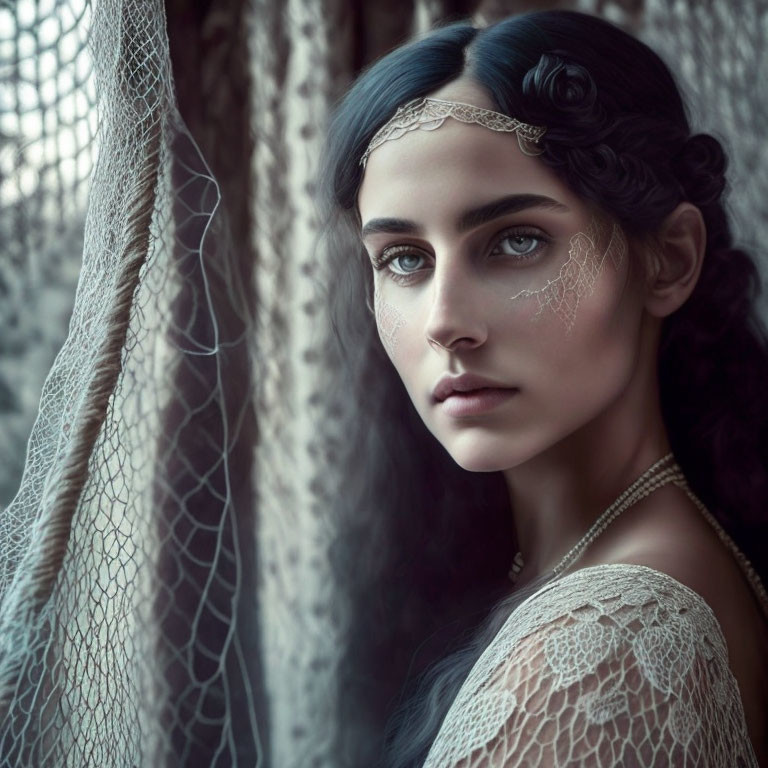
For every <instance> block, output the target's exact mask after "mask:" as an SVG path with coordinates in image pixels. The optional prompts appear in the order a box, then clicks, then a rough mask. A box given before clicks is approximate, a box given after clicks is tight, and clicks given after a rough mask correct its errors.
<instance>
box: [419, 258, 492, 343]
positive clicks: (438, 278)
mask: <svg viewBox="0 0 768 768" xmlns="http://www.w3.org/2000/svg"><path fill="white" fill-rule="evenodd" d="M429 300H430V306H429V314H428V316H427V322H426V327H425V331H426V338H427V341H428V342H430V343H434V342H436V343H437V344H438V345H439V346H442V347H445V348H447V349H449V350H453V349H454V348H456V347H458V346H460V347H461V348H462V349H473V348H474V347H478V346H480V345H482V344H483V343H484V342H485V340H486V338H487V337H488V326H487V323H486V311H487V309H486V308H487V300H486V301H484V300H483V296H482V291H481V288H480V286H479V284H478V282H477V277H476V276H473V274H472V270H471V267H470V265H467V264H463V263H462V260H461V259H460V258H459V257H458V255H454V254H451V255H450V256H447V257H445V258H443V259H440V257H439V256H437V258H436V266H435V271H434V274H433V277H432V282H431V285H430V297H429Z"/></svg>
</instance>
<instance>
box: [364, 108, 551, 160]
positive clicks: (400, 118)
mask: <svg viewBox="0 0 768 768" xmlns="http://www.w3.org/2000/svg"><path fill="white" fill-rule="evenodd" d="M447 117H452V118H453V119H454V120H458V121H460V122H462V123H477V124H478V125H482V126H485V127H486V128H490V129H491V130H492V131H501V132H503V133H516V134H517V142H518V144H519V145H520V151H521V152H523V153H524V154H526V155H540V154H541V153H542V152H543V151H544V150H541V149H539V150H538V151H531V149H530V146H531V145H537V144H538V143H539V140H540V139H541V137H542V136H543V135H544V134H545V133H546V130H547V129H546V128H541V127H539V126H536V125H529V124H528V123H523V122H520V120H516V119H515V118H513V117H509V115H503V114H502V113H501V112H494V111H492V110H490V109H482V108H481V107H475V106H473V105H472V104H464V103H462V102H460V101H444V100H443V99H431V98H428V97H427V98H423V99H413V100H412V101H409V102H406V103H405V104H403V105H402V106H401V107H399V108H398V110H397V112H395V114H394V116H393V117H392V118H391V119H390V120H388V121H387V122H386V123H384V125H383V126H382V127H381V128H379V130H378V131H376V133H375V134H374V136H373V138H372V139H371V143H370V144H369V145H368V148H367V149H366V150H365V152H364V153H363V156H362V157H361V158H360V165H362V166H363V168H365V164H366V162H367V160H368V155H370V154H371V152H373V150H374V149H376V147H378V146H380V145H381V144H383V143H384V142H385V141H392V140H394V139H399V138H400V137H401V136H404V135H405V134H406V133H408V132H409V131H415V130H422V131H434V130H435V129H436V128H439V127H440V126H441V125H442V124H443V123H444V122H445V119H446V118H447Z"/></svg>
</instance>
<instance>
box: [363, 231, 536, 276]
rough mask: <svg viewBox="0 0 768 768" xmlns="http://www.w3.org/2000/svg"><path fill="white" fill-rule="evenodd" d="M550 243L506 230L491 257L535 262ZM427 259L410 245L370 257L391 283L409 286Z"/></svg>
mask: <svg viewBox="0 0 768 768" xmlns="http://www.w3.org/2000/svg"><path fill="white" fill-rule="evenodd" d="M549 241H550V239H549V237H547V236H546V235H544V234H543V233H541V232H538V231H536V232H531V231H528V230H526V231H521V230H520V229H512V230H505V231H504V232H502V233H501V234H500V236H499V237H497V239H496V240H495V243H494V245H493V248H492V250H491V252H490V254H491V255H493V256H499V257H501V259H502V260H506V261H510V262H516V261H517V262H527V261H534V260H536V259H537V258H538V255H539V252H540V251H541V250H542V249H543V248H545V247H546V245H547V243H549ZM428 257H429V254H428V253H422V252H420V251H419V249H417V248H414V246H412V245H395V246H392V247H390V248H385V249H384V250H383V251H382V252H381V253H380V254H379V255H378V256H376V257H373V262H374V267H375V268H376V269H378V270H384V272H385V273H386V275H387V276H388V277H389V278H390V279H391V280H393V281H394V282H396V283H399V284H401V285H409V284H410V283H413V282H416V280H418V275H419V274H420V273H421V272H423V271H424V267H423V263H422V261H423V260H424V259H425V258H428Z"/></svg>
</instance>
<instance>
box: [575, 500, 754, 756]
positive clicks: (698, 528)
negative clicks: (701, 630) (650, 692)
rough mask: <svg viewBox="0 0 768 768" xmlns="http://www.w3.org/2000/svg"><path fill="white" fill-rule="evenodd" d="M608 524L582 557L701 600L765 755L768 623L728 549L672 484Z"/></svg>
mask: <svg viewBox="0 0 768 768" xmlns="http://www.w3.org/2000/svg"><path fill="white" fill-rule="evenodd" d="M630 511H631V512H632V514H629V512H630ZM611 528H613V529H614V530H612V531H610V533H611V535H610V536H605V540H604V541H603V542H600V540H599V539H598V541H597V542H595V544H598V543H599V544H600V545H601V546H600V547H597V546H596V547H595V548H594V550H593V551H592V552H591V553H590V554H589V558H586V557H585V558H584V559H585V560H588V562H586V563H585V565H590V564H593V562H605V563H633V564H637V565H645V566H648V567H649V568H653V569H655V570H657V571H661V572H662V573H666V574H667V575H669V576H671V577H672V578H674V579H675V580H677V581H679V582H680V583H682V584H684V585H685V586H687V587H689V588H690V589H692V590H693V591H694V592H696V593H697V594H698V595H700V596H701V597H702V598H703V599H704V601H705V602H706V603H707V604H708V605H709V607H710V608H711V609H712V611H713V613H714V615H715V618H716V619H717V621H718V623H719V625H720V628H721V629H722V632H723V636H724V638H725V642H726V645H727V648H728V659H729V666H730V667H731V671H732V672H733V674H734V677H735V678H736V680H737V683H738V685H739V690H740V692H741V696H742V702H743V704H744V709H745V715H746V719H747V723H748V726H749V731H750V736H751V738H752V741H753V744H754V746H755V749H756V751H757V752H758V756H759V757H762V758H763V759H767V760H768V739H766V735H765V734H763V728H762V724H763V723H764V721H765V717H766V716H768V622H766V620H765V617H764V615H763V613H762V611H761V609H760V605H759V603H758V601H757V598H756V596H755V594H754V592H753V590H752V588H751V587H750V585H749V583H748V582H747V580H746V578H745V577H744V575H743V572H742V570H741V568H740V567H739V565H738V563H737V561H736V559H735V557H734V555H733V554H732V552H731V551H730V550H729V549H728V548H727V547H726V545H725V544H724V543H723V542H722V541H721V539H720V537H719V536H718V534H717V532H716V531H715V530H714V529H713V527H712V526H711V525H710V524H709V522H708V521H707V520H706V519H705V518H704V516H703V515H702V514H701V512H700V511H699V510H698V508H697V507H696V505H695V504H694V503H693V502H692V501H691V500H690V499H689V498H688V497H687V496H686V495H685V493H684V492H683V491H681V490H680V489H679V488H676V487H674V486H667V487H665V488H661V489H659V490H658V491H656V492H655V493H653V494H652V495H651V496H649V497H647V498H646V499H643V500H642V501H641V502H639V503H638V504H636V505H635V506H634V507H632V508H631V510H628V512H627V513H626V514H625V515H622V517H620V518H619V519H618V520H616V521H615V523H614V524H613V525H612V526H611ZM608 530H610V528H609V529H608ZM608 530H606V534H607V533H608ZM601 538H603V537H601ZM761 742H762V743H761ZM760 762H761V764H763V761H762V760H761V761H760Z"/></svg>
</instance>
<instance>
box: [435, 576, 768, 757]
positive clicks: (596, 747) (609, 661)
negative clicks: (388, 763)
mask: <svg viewBox="0 0 768 768" xmlns="http://www.w3.org/2000/svg"><path fill="white" fill-rule="evenodd" d="M458 765H461V766H462V768H470V767H471V768H490V766H498V765H503V766H505V768H516V767H517V766H531V767H533V766H541V765H552V766H558V765H563V766H564V765H624V766H635V765H638V766H639V765H643V766H658V767H659V768H661V767H662V766H670V765H675V766H691V767H692V766H701V765H713V766H714V765H739V766H749V767H750V768H756V767H757V761H756V759H755V755H754V752H753V750H752V746H751V744H750V742H749V738H748V736H747V728H746V723H745V720H744V711H743V708H742V705H741V699H740V696H739V690H738V686H737V684H736V680H735V678H734V677H733V675H732V673H731V671H730V669H729V667H728V652H727V649H726V646H725V640H724V638H723V634H722V631H721V629H720V626H719V624H718V622H717V619H716V618H715V616H714V614H713V613H712V610H711V609H710V608H709V606H708V605H707V604H706V602H705V601H704V600H703V599H702V598H701V597H700V596H699V595H698V594H696V593H695V592H693V591H692V590H691V589H689V588H688V587H686V586H685V585H683V584H681V583H680V582H678V581H676V580H675V579H673V578H672V577H670V576H667V575H666V574H663V573H661V572H659V571H655V570H653V569H651V568H646V567H645V566H632V565H621V564H620V565H603V566H596V567H591V568H584V569H581V570H578V571H575V572H574V573H573V574H571V575H569V576H565V577H564V578H562V579H561V580H559V581H556V582H554V583H552V584H550V585H549V586H546V587H544V588H543V589H541V590H540V591H539V592H537V593H536V594H535V595H533V596H532V597H530V598H529V599H528V600H527V601H525V602H524V603H523V604H522V605H520V606H519V607H518V608H517V610H516V611H514V612H513V613H512V615H511V616H510V617H509V619H507V621H506V623H505V624H504V626H503V627H502V628H501V630H500V631H499V632H498V634H497V635H496V637H495V638H494V640H493V641H492V642H491V644H490V645H489V646H488V648H487V649H486V650H485V652H484V653H483V655H482V656H481V657H480V659H479V660H478V661H477V663H476V664H475V666H474V667H473V669H472V671H471V672H470V674H469V676H468V678H467V680H466V682H465V683H464V685H463V686H462V688H461V690H460V691H459V694H458V696H457V697H456V700H455V701H454V703H453V705H452V706H451V709H450V710H449V712H448V714H447V715H446V717H445V720H444V721H443V725H442V727H441V730H440V733H439V734H438V736H437V739H436V741H435V743H434V744H433V746H432V749H431V751H430V753H429V756H428V758H427V761H426V763H425V765H424V768H437V766H440V768H449V766H458Z"/></svg>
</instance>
